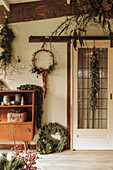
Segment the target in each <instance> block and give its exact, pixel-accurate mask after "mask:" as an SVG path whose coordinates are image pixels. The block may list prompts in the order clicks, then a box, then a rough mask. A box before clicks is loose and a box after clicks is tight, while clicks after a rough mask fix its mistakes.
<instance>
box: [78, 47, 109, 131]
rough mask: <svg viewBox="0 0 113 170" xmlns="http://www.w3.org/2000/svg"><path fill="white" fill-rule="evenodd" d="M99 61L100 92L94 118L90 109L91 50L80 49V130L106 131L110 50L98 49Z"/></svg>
mask: <svg viewBox="0 0 113 170" xmlns="http://www.w3.org/2000/svg"><path fill="white" fill-rule="evenodd" d="M96 52H97V57H98V60H99V78H100V90H99V93H98V99H97V100H98V109H97V110H96V112H95V114H94V116H93V113H92V109H91V107H90V102H89V96H90V70H89V64H90V58H91V53H92V49H91V48H79V49H78V128H79V129H80V128H81V129H93V128H94V129H106V128H107V119H108V49H107V48H96Z"/></svg>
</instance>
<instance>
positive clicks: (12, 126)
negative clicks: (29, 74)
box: [0, 90, 35, 151]
mask: <svg viewBox="0 0 113 170" xmlns="http://www.w3.org/2000/svg"><path fill="white" fill-rule="evenodd" d="M16 94H21V96H23V98H24V104H23V105H21V104H19V105H16V104H9V105H3V104H2V103H3V97H4V96H6V95H8V96H9V97H10V98H11V100H15V99H14V98H15V95H16ZM0 103H1V104H0V141H12V140H13V132H14V138H15V141H23V142H24V147H25V151H26V150H27V147H28V141H32V140H33V137H34V112H35V91H34V90H16V91H13V90H10V91H7V90H6V91H0ZM15 108H22V109H25V111H26V112H27V120H26V121H25V122H8V120H7V119H8V118H7V114H8V113H10V112H11V110H12V109H15Z"/></svg>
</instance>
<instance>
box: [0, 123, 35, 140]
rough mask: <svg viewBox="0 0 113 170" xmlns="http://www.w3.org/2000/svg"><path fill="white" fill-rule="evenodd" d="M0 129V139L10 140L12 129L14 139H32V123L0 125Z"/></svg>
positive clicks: (11, 138)
mask: <svg viewBox="0 0 113 170" xmlns="http://www.w3.org/2000/svg"><path fill="white" fill-rule="evenodd" d="M0 131H1V133H0V140H3V139H4V140H9V141H12V140H13V135H12V131H14V138H15V140H16V141H17V140H18V141H31V140H33V129H32V125H0Z"/></svg>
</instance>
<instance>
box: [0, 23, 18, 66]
mask: <svg viewBox="0 0 113 170" xmlns="http://www.w3.org/2000/svg"><path fill="white" fill-rule="evenodd" d="M14 38H15V35H14V33H13V31H12V29H11V28H9V25H8V23H7V22H6V23H4V24H3V25H2V28H1V31H0V47H1V48H2V49H3V51H2V52H1V55H0V61H1V60H2V61H3V62H4V65H7V64H9V63H10V62H11V57H12V47H11V45H12V42H13V40H14Z"/></svg>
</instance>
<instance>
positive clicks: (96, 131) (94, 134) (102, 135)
mask: <svg viewBox="0 0 113 170" xmlns="http://www.w3.org/2000/svg"><path fill="white" fill-rule="evenodd" d="M88 40H89V39H88ZM99 40H103V39H99ZM107 40H109V39H107ZM97 42H98V41H97ZM107 42H109V41H107ZM103 43H104V42H103ZM109 44H110V42H109ZM89 48H90V47H89ZM97 48H98V47H97ZM103 48H104V47H103ZM110 49H111V48H110V45H109V50H110ZM111 50H113V49H111ZM74 55H75V56H74V57H73V62H74V63H76V65H74V66H73V63H72V68H73V69H74V70H72V74H74V73H73V72H74V71H75V67H76V73H77V70H78V64H77V63H78V60H77V59H78V56H77V52H76V54H74ZM109 58H110V56H109ZM108 74H109V73H108ZM72 77H73V78H72V88H76V89H72V90H74V91H73V92H72V106H73V107H72V113H73V121H72V123H73V149H74V150H75V149H81V148H76V147H75V146H76V145H75V139H76V143H77V138H78V137H80V138H84V141H85V135H86V136H87V137H86V138H90V137H91V138H94V137H97V138H99V137H100V138H105V137H106V138H109V137H110V136H109V134H110V133H109V128H107V129H105V131H104V132H105V133H103V132H102V130H103V129H92V133H90V134H89V129H85V132H84V133H83V132H82V131H83V129H78V128H77V127H78V122H77V116H78V110H77V108H76V106H77V105H78V103H77V102H76V103H77V104H76V106H75V103H73V102H74V101H75V98H74V94H73V93H75V91H76V95H77V89H78V85H77V82H74V81H75V80H76V81H78V79H77V74H76V79H74V76H73V75H72ZM74 83H76V84H74ZM109 94H110V91H109V85H108V102H109ZM77 99H78V98H77V96H76V100H77ZM111 102H112V101H111ZM77 107H78V106H77ZM108 107H109V106H108ZM75 109H76V114H75V113H74V110H75ZM108 116H110V117H111V115H109V108H108ZM112 118H113V117H112ZM75 120H76V124H75V122H74V121H75ZM108 121H110V119H109V117H108ZM108 124H109V122H108ZM76 129H78V130H77V131H78V132H79V133H80V134H79V133H77V131H76ZM112 129H113V127H112ZM99 134H100V136H98V135H99ZM88 135H89V136H88ZM90 135H91V136H90ZM111 136H112V138H113V135H111ZM106 140H107V139H106ZM111 148H112V147H111V145H110V148H109V149H111ZM85 149H86V148H85ZM91 149H93V148H91ZM94 149H99V150H100V148H94ZM105 149H107V148H105Z"/></svg>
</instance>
